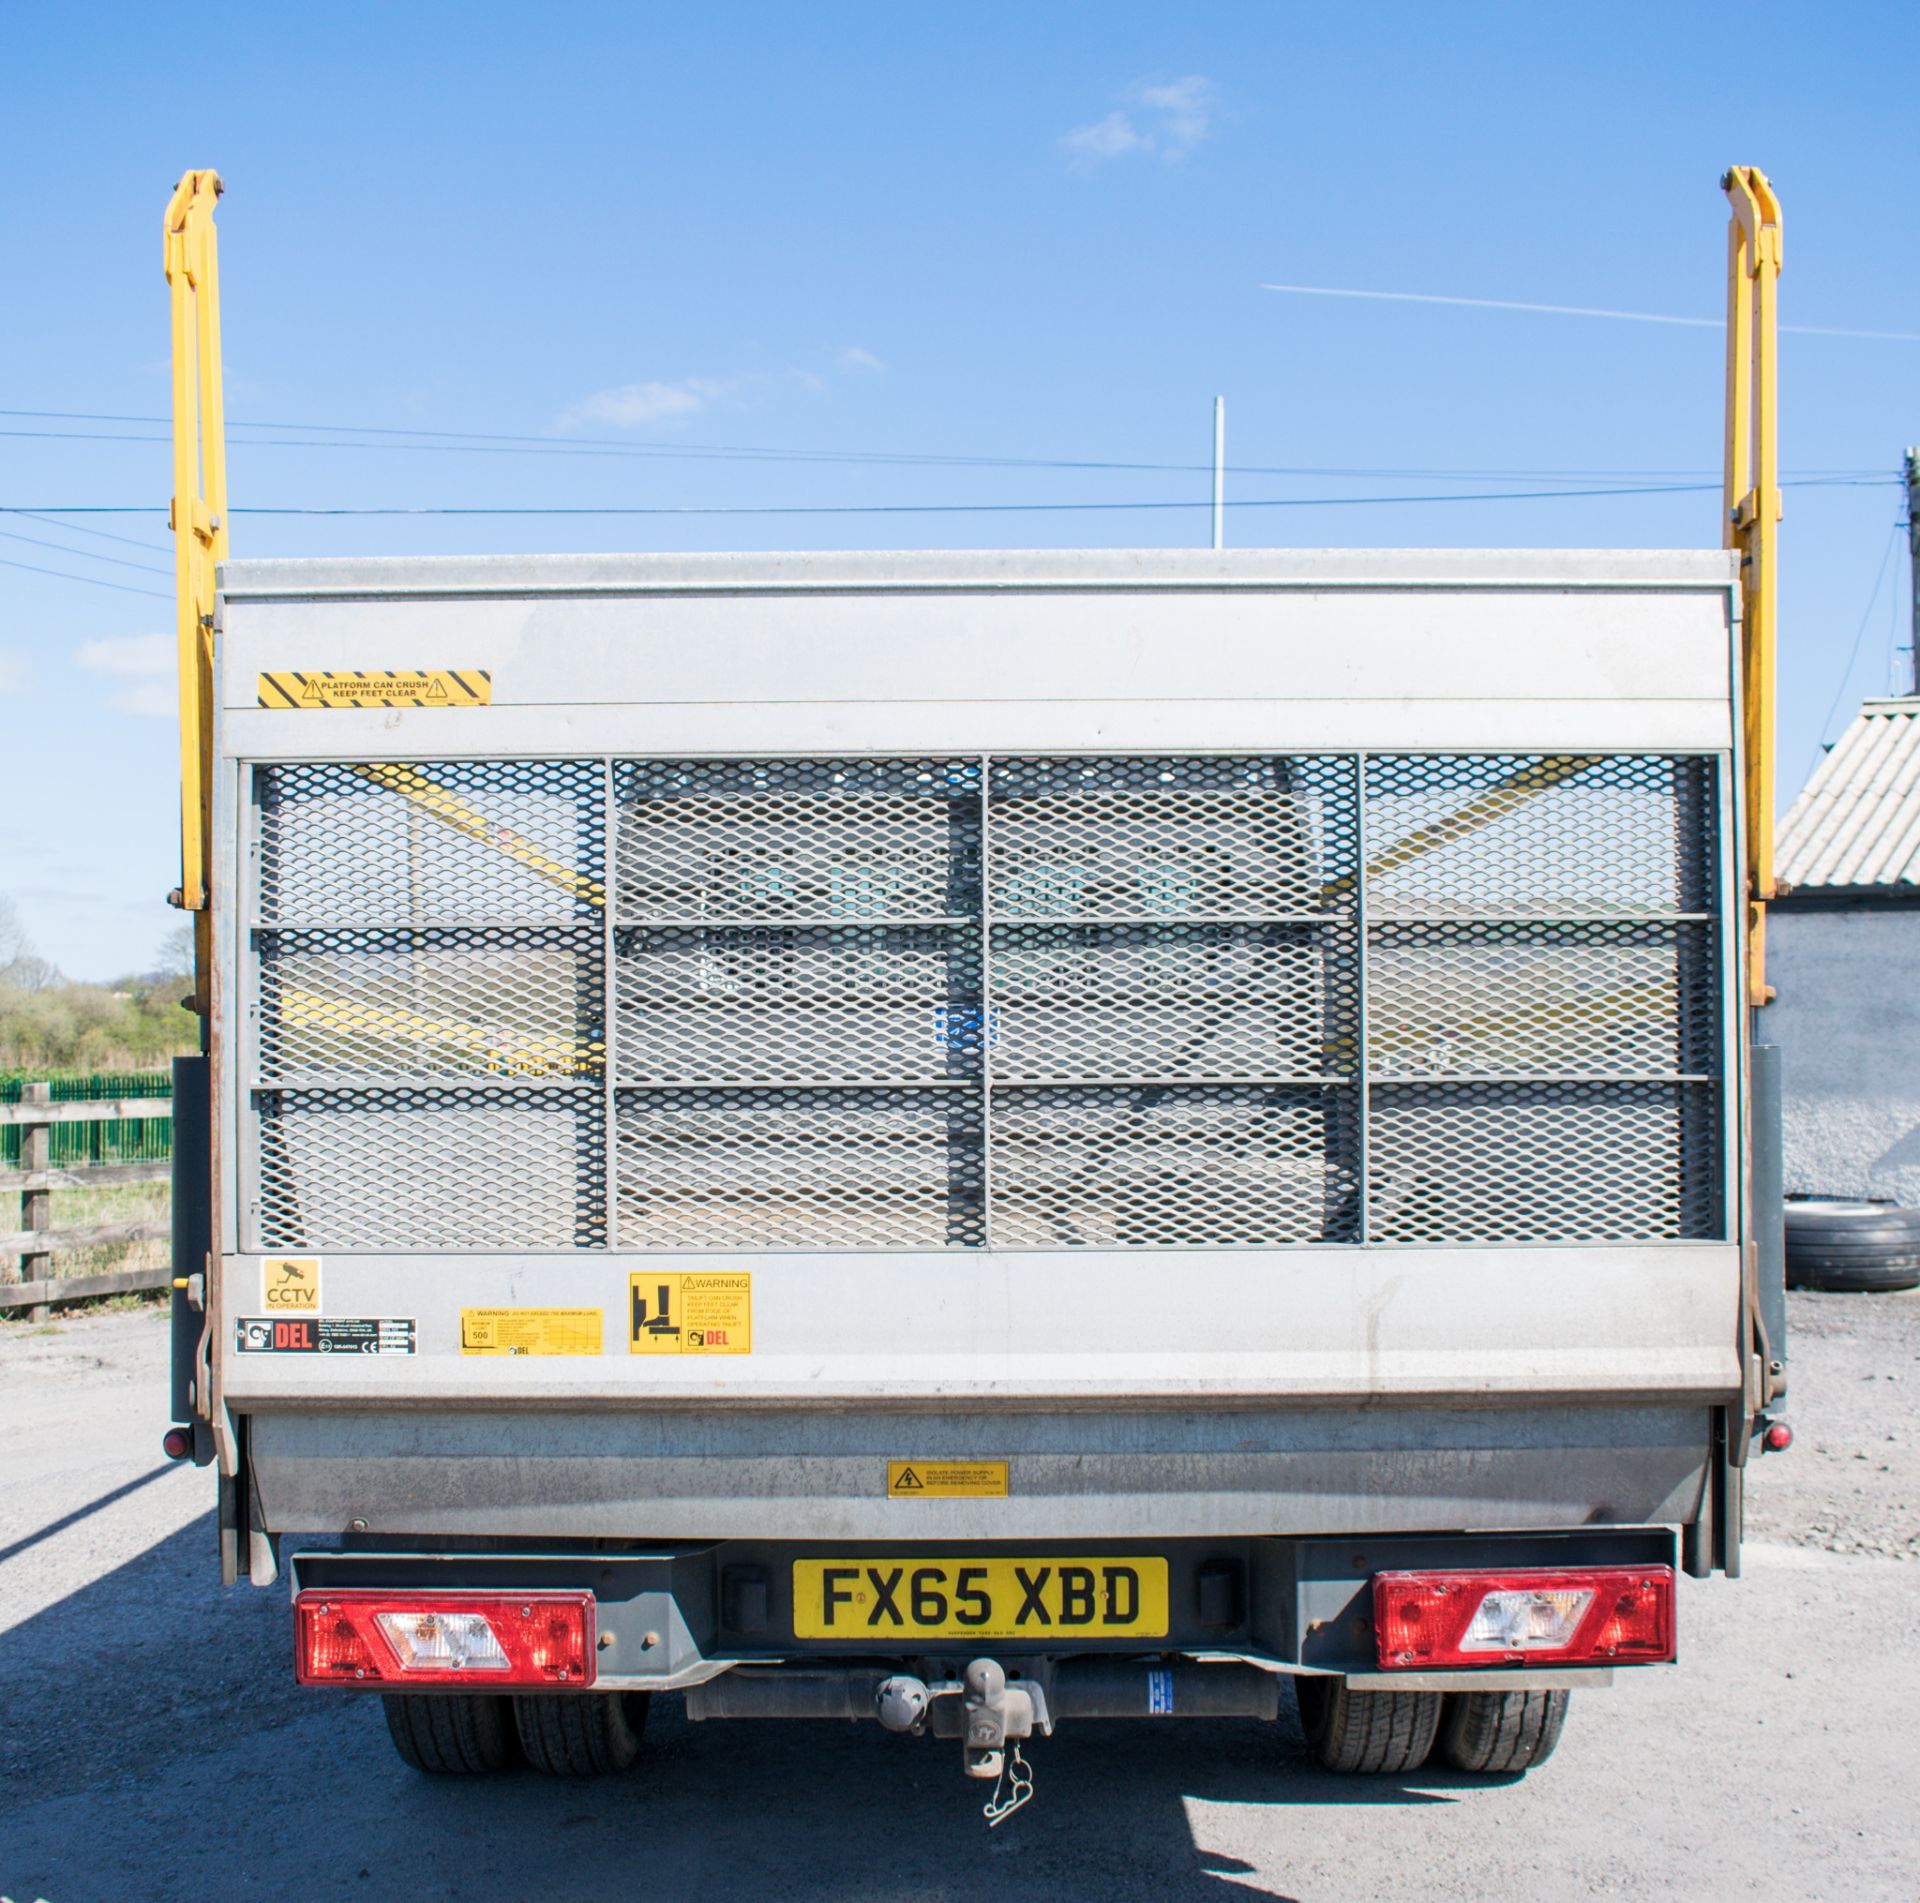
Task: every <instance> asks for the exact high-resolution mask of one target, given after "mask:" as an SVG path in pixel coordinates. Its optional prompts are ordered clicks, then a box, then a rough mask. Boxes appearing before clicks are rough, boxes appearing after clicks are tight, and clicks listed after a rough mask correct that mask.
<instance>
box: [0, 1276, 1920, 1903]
mask: <svg viewBox="0 0 1920 1903" xmlns="http://www.w3.org/2000/svg"><path fill="white" fill-rule="evenodd" d="M1791 1302H1792V1317H1793V1363H1792V1381H1793V1389H1792V1394H1791V1397H1790V1399H1791V1406H1790V1407H1789V1408H1788V1410H1787V1412H1788V1414H1789V1416H1790V1418H1791V1419H1792V1420H1793V1421H1794V1423H1795V1426H1796V1429H1797V1433H1798V1440H1797V1443H1796V1445H1795V1447H1794V1449H1793V1451H1792V1452H1791V1453H1790V1454H1788V1455H1786V1456H1773V1457H1769V1458H1767V1459H1766V1460H1764V1461H1762V1462H1760V1463H1759V1464H1758V1465H1757V1466H1756V1468H1755V1470H1754V1472H1753V1475H1752V1479H1751V1483H1750V1493H1749V1545H1748V1548H1747V1576H1746V1578H1745V1579H1743V1580H1741V1581H1738V1582H1732V1583H1729V1582H1725V1581H1717V1580H1716V1581H1712V1582H1706V1583H1695V1582H1692V1581H1685V1582H1683V1583H1682V1600H1681V1644H1682V1656H1681V1663H1680V1664H1679V1666H1678V1667H1676V1668H1675V1669H1674V1670H1671V1671H1664V1672H1649V1673H1645V1674H1642V1675H1639V1676H1637V1677H1636V1676H1634V1675H1632V1674H1626V1675H1623V1678H1622V1681H1621V1683H1620V1684H1619V1685H1618V1686H1617V1687H1616V1688H1615V1689H1614V1690H1613V1691H1611V1692H1604V1693H1589V1694H1585V1695H1583V1696H1582V1697H1581V1698H1579V1699H1577V1700H1576V1701H1575V1703H1574V1708H1573V1713H1572V1716H1571V1718H1570V1720H1569V1723H1568V1727H1567V1733H1566V1738H1565V1741H1564V1742H1563V1744H1562V1745H1561V1748H1560V1752H1559V1754H1558V1756H1557V1757H1556V1758H1555V1760H1554V1762H1553V1763H1552V1764H1551V1765H1550V1766H1548V1767H1546V1768H1545V1769H1544V1770H1542V1771H1541V1772H1539V1773H1537V1774H1536V1775H1534V1776H1532V1777H1529V1778H1526V1779H1524V1780H1509V1781H1507V1782H1504V1783H1501V1782H1491V1783H1489V1782H1476V1781H1473V1780H1469V1779H1463V1778H1459V1777H1455V1776H1453V1775H1451V1774H1449V1773H1443V1772H1437V1771H1436V1772H1422V1773H1420V1774H1419V1775H1418V1776H1415V1777H1411V1778H1407V1779H1392V1778H1388V1779H1336V1778H1331V1777H1327V1776H1325V1775H1323V1774H1321V1773H1320V1772H1318V1771H1317V1770H1315V1769H1314V1768H1313V1767H1312V1766H1311V1764H1310V1763H1309V1762H1308V1760H1307V1758H1306V1756H1305V1753H1304V1750H1303V1748H1302V1745H1301V1742H1300V1738H1299V1733H1298V1729H1297V1726H1295V1724H1294V1723H1293V1722H1292V1719H1291V1716H1290V1714H1289V1715H1288V1716H1286V1717H1284V1718H1283V1719H1282V1721H1281V1723H1280V1724H1278V1725H1272V1726H1266V1725H1256V1724H1246V1723H1231V1724H1227V1723H1222V1724H1217V1725H1201V1724H1195V1725H1191V1726H1168V1727H1166V1728H1165V1729H1160V1728H1157V1727H1149V1726H1147V1725H1139V1724H1136V1725H1100V1724H1084V1725H1079V1726H1075V1727H1073V1728H1071V1729H1070V1730H1063V1731H1062V1733H1061V1734H1060V1736H1059V1737H1058V1738H1056V1739H1053V1740H1051V1741H1046V1742H1043V1743H1041V1744H1039V1745H1036V1746H1035V1747H1034V1749H1033V1751H1032V1753H1031V1756H1032V1758H1033V1761H1034V1768H1035V1772H1036V1783H1037V1795H1036V1798H1035V1801H1034V1802H1033V1803H1032V1804H1031V1805H1030V1806H1029V1807H1028V1808H1027V1809H1026V1810H1025V1811H1023V1812H1022V1813H1021V1814H1020V1815H1019V1816H1018V1817H1016V1818H1014V1819H1013V1820H1012V1821H1011V1822H1010V1823H1009V1824H1007V1825H1006V1826H1005V1827H1004V1828H1003V1829H1001V1830H999V1831H996V1832H994V1833H992V1834H991V1835H989V1834H988V1833H987V1831H986V1830H985V1829H984V1827H983V1825H982V1823H981V1819H980V1817H979V1814H978V1803H979V1797H980V1793H979V1792H978V1791H977V1790H976V1789H974V1788H972V1787H970V1786H968V1785H967V1784H965V1782H964V1781H963V1780H962V1779H961V1777H960V1776H959V1774H958V1766H957V1763H956V1762H955V1761H954V1760H955V1759H956V1758H957V1753H956V1752H954V1751H953V1750H952V1748H951V1747H950V1746H939V1745H935V1744H934V1743H933V1742H932V1741H919V1742H911V1741H905V1740H899V1739H893V1738H888V1737H885V1736H884V1735H882V1734H881V1733H880V1732H879V1731H878V1729H877V1728H876V1727H873V1726H862V1727H847V1726H825V1725H799V1724H796V1725H784V1726H776V1725H750V1726H731V1727H729V1726H722V1725H702V1726H692V1725H689V1724H687V1723H686V1721H685V1719H684V1717H683V1716H682V1715H681V1713H680V1711H679V1708H678V1701H677V1700H673V1699H662V1700H660V1701H658V1704H657V1706H656V1710H655V1722H654V1726H653V1729H652V1731H651V1732H650V1734H649V1736H650V1751H649V1755H648V1757H647V1759H646V1760H645V1768H644V1769H643V1770H642V1771H641V1772H639V1773H637V1774H636V1775H634V1776H632V1777H630V1778H624V1779H618V1780H612V1781H609V1782H606V1783H600V1784H587V1785H569V1784H564V1783H556V1782H553V1781H549V1780H544V1779H540V1778H536V1777H534V1776H532V1775H531V1774H521V1775H515V1776H512V1777H507V1778H502V1779H496V1780H487V1781H484V1782H481V1783H477V1784H470V1785H462V1784H461V1783H459V1782H458V1781H454V1782H451V1783H449V1782H447V1781H440V1780H434V1781H429V1780H425V1779H421V1778H418V1777H416V1776H414V1775H412V1774H411V1773H409V1772H407V1771H406V1770H405V1769H404V1768H403V1767H402V1766H401V1765H400V1763H399V1762H398V1760H397V1759H396V1758H395V1757H394V1756H393V1754H392V1752H391V1750H390V1748H389V1746H388V1744H387V1741H386V1736H385V1731H384V1727H383V1725H382V1723H381V1719H380V1713H379V1707H378V1705H377V1704H376V1703H375V1702H374V1701H373V1700H371V1699H360V1698H351V1697H342V1696H335V1695H329V1694H325V1693H319V1694H308V1693H303V1692H301V1691H299V1690H298V1689H297V1688H296V1687H295V1686H294V1685H293V1683H292V1674H291V1666H290V1659H289V1633H288V1624H289V1621H288V1618H287V1611H286V1602H285V1598H284V1595H283V1594H281V1593H278V1592H270V1593H256V1592H253V1591H251V1590H249V1589H248V1588H245V1587H241V1588H237V1589H235V1590H233V1591H230V1592H225V1591H222V1589H221V1588H220V1586H219V1584H218V1583H217V1582H218V1571H217V1562H216V1557H215V1548H214V1533H213V1519H212V1512H211V1507H212V1487H211V1482H210V1479H209V1477H208V1476H207V1475H206V1474H204V1473H196V1472H194V1471H192V1470H190V1469H184V1470H183V1469H179V1468H170V1467H165V1466H162V1465H161V1464H160V1463H159V1461H158V1459H157V1447H158V1441H159V1435H160V1431H161V1428H162V1426H163V1424H164V1423H163V1413H164V1408H165V1361H166V1329H165V1326H164V1323H163V1322H162V1321H161V1320H160V1318H159V1317H158V1315H157V1313H155V1312H151V1311H149V1312H137V1313H120V1314H109V1315H97V1316H92V1317H88V1318H85V1319H76V1320H71V1321H59V1322H56V1323H55V1324H54V1326H53V1327H52V1328H51V1329H49V1330H44V1331H36V1330H32V1329H30V1328H27V1327H24V1326H19V1325H12V1326H7V1327H4V1328H0V1445H4V1446H5V1448H6V1453H7V1477H8V1483H7V1487H6V1490H5V1493H4V1496H0V1634H3V1635H4V1638H3V1639H0V1896H4V1897H9V1898H12V1899H14V1903H29V1899H34V1898H44V1899H46V1903H92V1900H93V1899H100V1900H101V1903H148V1900H149V1899H150V1900H151V1903H175V1900H176V1899H193V1900H194V1903H198V1899H201V1898H204V1897H209V1896H215V1895H224V1896H230V1897H235V1898H240V1899H252V1898H267V1897H279V1896H291V1895H298V1896H299V1897H300V1898H301V1899H302V1903H325V1900H327V1899H336V1898H340V1899H348V1898H350V1899H357V1900H359V1903H375V1900H377V1899H388V1898H392V1899H402V1898H404V1899H407V1900H408V1903H415V1900H419V1903H425V1900H426V1899H441V1898H445V1899H459V1900H460V1903H527V1900H528V1899H532V1898H541V1899H562V1898H579V1899H593V1900H594V1903H602V1900H604V1899H611V1898H616V1897H617V1898H622V1899H624V1898H646V1899H652V1898H663V1899H664V1898H682V1897H688V1896H693V1895H696V1894H698V1895H700V1896H701V1897H702V1898H703V1903H706V1900H707V1899H711V1900H712V1903H721V1900H722V1899H733V1898H742V1899H746V1898H752V1899H755V1903H759V1900H760V1899H766V1898H786V1897H793V1898H801V1897H805V1898H828V1897H835V1898H838V1897H856V1898H862V1899H865V1898H875V1899H888V1900H889V1903H891V1900H893V1899H900V1900H901V1903H905V1900H907V1899H912V1900H913V1903H936V1900H941V1903H944V1899H948V1898H960V1897H963V1896H964V1897H973V1896H977V1895H980V1894H981V1893H983V1892H984V1891H986V1890H989V1889H991V1890H992V1891H993V1892H994V1893H995V1894H1004V1895H1008V1896H1013V1897H1034V1898H1040V1897H1045V1898H1048V1899H1078V1898H1088V1899H1101V1900H1102V1903H1105V1899H1110V1898H1112V1899H1120V1898H1142V1899H1145V1898H1152V1899H1155V1900H1156V1903H1158V1899H1163V1898H1174V1899H1180V1898H1195V1899H1198V1898H1203V1897H1219V1896H1221V1895H1223V1885H1231V1886H1237V1887H1239V1888H1241V1889H1244V1890H1247V1891H1250V1892H1252V1893H1253V1894H1255V1895H1260V1896H1271V1897H1278V1898H1297V1899H1301V1900H1302V1903H1306V1900H1308V1899H1311V1900H1312V1903H1332V1900H1333V1899H1340V1898H1358V1897H1367V1898H1372V1897H1379V1898H1408V1899H1414V1898H1420V1899H1426V1898H1462V1899H1474V1900H1475V1903H1479V1900H1480V1899H1484V1898H1488V1897H1492V1896H1501V1897H1509V1896H1511V1897H1526V1898H1548V1899H1552V1898H1559V1897H1588V1896H1629V1897H1634V1896H1637V1897H1646V1898H1650V1899H1651V1898H1658V1899H1667V1898H1672V1897H1701V1898H1721V1897H1726V1898H1735V1897H1766V1898H1768V1899H1770V1900H1771V1899H1775V1898H1780V1897H1792V1898H1796V1899H1798V1898H1811V1899H1821V1898H1826V1899H1835V1900H1836V1903H1837V1900H1839V1899H1845V1903H1872V1900H1873V1899H1879V1898H1889V1899H1893V1898H1898V1899H1901V1900H1902V1903H1910V1899H1912V1898H1913V1896H1914V1895H1915V1894H1916V1889H1917V1888H1920V1885H1917V1883H1916V1878H1915V1874H1914V1873H1915V1870H1916V1868H1920V1814H1917V1812H1916V1807H1915V1806H1914V1805H1913V1804H1912V1802H1911V1801H1910V1799H1909V1796H1908V1792H1909V1790H1910V1785H1911V1770H1910V1758H1911V1749H1910V1746H1911V1743H1912V1740H1913V1739H1914V1737H1915V1729H1914V1717H1913V1714H1914V1711H1915V1710H1916V1708H1920V1647H1916V1646H1915V1645H1914V1642H1913V1629H1914V1625H1915V1621H1916V1613H1920V1593H1917V1592H1916V1587H1920V1573H1916V1572H1915V1571H1914V1570H1912V1568H1911V1567H1910V1565H1909V1564H1907V1563H1906V1562H1909V1561H1911V1560H1913V1559H1915V1558H1916V1557H1920V1544H1917V1529H1920V1516H1917V1515H1916V1508H1915V1504H1914V1503H1915V1501H1916V1499H1920V1484H1917V1483H1920V1431H1917V1430H1920V1419H1917V1415H1920V1294H1914V1295H1903V1296H1880V1297H1871V1296H1818V1295H1796V1296H1794V1297H1792V1298H1791Z"/></svg>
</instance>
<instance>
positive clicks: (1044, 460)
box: [0, 320, 1877, 482]
mask: <svg viewBox="0 0 1920 1903" xmlns="http://www.w3.org/2000/svg"><path fill="white" fill-rule="evenodd" d="M1703 321H1704V320H1703ZM0 416H4V417H15V418H20V419H25V420H29V421H42V422H87V423H150V424H157V425H161V426H164V425H165V424H166V422H167V419H166V418H165V417H164V416H142V415H134V414H123V413H117V412H110V411H91V410H8V409H0ZM227 428H228V431H229V433H230V436H231V446H233V447H236V448H238V447H247V448H253V449H359V450H371V449H395V450H401V451H407V450H413V451H420V452H425V453H432V454H439V455H463V454H472V455H523V454H524V455H538V456H585V457H589V458H598V459H602V460H604V459H608V458H619V457H636V458H640V459H642V460H651V461H695V462H702V461H722V462H724V461H743V462H776V463H836V464H850V465H864V464H873V465H878V466H889V467H924V468H943V469H1065V470H1087V471H1113V472H1117V473H1132V474H1136V475H1155V474H1165V475H1196V474H1199V475H1204V474H1210V473H1211V471H1212V468H1213V465H1212V464H1211V463H1169V462H1117V461H1112V460H1101V459H1098V458H1093V457H1066V456H962V455H944V454H931V453H927V452H922V451H894V450H866V449H848V450H797V449H774V448H768V447H764V446H757V445H753V444H722V443H689V442H681V441H677V440H674V441H663V440H660V439H652V440H648V441H643V442H635V441H633V440H632V439H628V438H617V437H603V436H594V437H569V438H566V439H558V438H555V437H552V436H533V435H524V434H513V433H511V432H506V431H480V430H430V429H399V428H394V427H390V426H386V425H376V424H365V425H362V424H350V423H287V422H265V421H261V422H253V423H245V422H237V421H234V420H233V419H229V420H228V424H227ZM246 430H299V431H303V432H306V433H307V436H305V437H302V438H300V439H298V440H296V439H292V438H274V437H260V436H241V435H233V434H232V433H233V432H236V431H246ZM0 437H8V438H14V439H17V440H31V441H59V442H93V443H165V442H169V441H171V438H170V437H169V436H165V435H153V436H146V435H128V434H125V433H122V432H112V431H103V430H41V429H0ZM309 437H310V438H313V439H315V440H308V438H309ZM356 437H378V438H381V439H383V440H381V441H379V442H357V441H352V440H348V439H351V438H356ZM322 438H324V439H326V440H318V439H322ZM405 439H419V440H405ZM1227 473H1228V474H1230V475H1236V476H1311V477H1323V476H1337V477H1342V478H1347V479H1355V480H1379V481H1395V482H1406V481H1421V482H1573V481H1597V482H1617V481H1629V480H1642V479H1645V480H1656V479H1658V480H1664V479H1668V478H1676V477H1681V476H1694V475H1699V476H1708V475H1712V474H1713V473H1714V472H1713V471H1711V470H1707V469H1699V470H1694V469H1679V470H1676V469H1661V470H1647V469H1631V470H1623V469H1424V468H1407V467H1378V468H1376V467H1355V466H1352V465H1331V464H1279V463H1236V464H1232V465H1230V466H1229V468H1228V471H1227ZM1806 473H1808V474H1818V475H1862V476H1866V475H1872V474H1875V473H1877V472H1874V471H1870V470H1818V471H1808V472H1806Z"/></svg>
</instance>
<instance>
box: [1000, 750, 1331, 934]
mask: <svg viewBox="0 0 1920 1903" xmlns="http://www.w3.org/2000/svg"><path fill="white" fill-rule="evenodd" d="M988 810H989V815H990V819H989V835H990V837H989V845H990V850H991V855H992V887H993V890H992V895H991V903H992V910H993V912H994V915H995V916H996V917H1000V918H1021V917H1027V918H1036V917H1039V918H1047V917H1052V918H1076V919H1078V918H1116V919H1127V918H1191V917H1206V916H1209V915H1215V916H1218V915H1226V916H1239V915H1256V916H1258V915H1266V916H1271V915H1273V914H1276V913H1278V914H1286V913H1299V912H1321V911H1324V910H1326V909H1328V908H1329V907H1330V906H1333V905H1336V904H1338V903H1339V902H1340V901H1341V900H1342V899H1343V898H1347V899H1350V898H1351V896H1352V880H1353V871H1354V845H1355V837H1356V832H1355V825H1356V815H1355V763H1354V762H1353V761H1352V760H1350V759H1337V758H1335V759H1288V758H1278V757H1275V756H1271V755H1263V756H1259V757H1251V758H1248V757H1236V756H1215V755H1202V756H1186V757H1165V756H1147V757H1140V756H1120V757H1115V758H1111V759H1083V758H1071V757H1070V758H1065V759H1049V760H1037V759H997V760H995V761H994V762H993V763H992V768H991V793H990V799H989V808H988Z"/></svg>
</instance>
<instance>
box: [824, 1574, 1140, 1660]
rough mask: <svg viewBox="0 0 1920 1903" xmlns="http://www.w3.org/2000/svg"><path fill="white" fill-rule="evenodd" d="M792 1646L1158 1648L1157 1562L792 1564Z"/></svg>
mask: <svg viewBox="0 0 1920 1903" xmlns="http://www.w3.org/2000/svg"><path fill="white" fill-rule="evenodd" d="M793 1632H794V1637H795V1638H799V1639H861V1640H869V1639H886V1638H900V1639H1051V1638H1062V1639H1075V1638H1102V1639H1112V1638H1132V1639H1164V1638H1165V1637H1166V1636H1167V1562H1166V1561H1165V1560H1164V1559H1108V1558H1105V1557H1100V1558H1088V1559H1044V1558H1043V1559H927V1558H915V1559H797V1560H795V1561H794V1562H793Z"/></svg>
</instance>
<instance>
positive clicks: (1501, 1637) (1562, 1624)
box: [1460, 1588, 1593, 1652]
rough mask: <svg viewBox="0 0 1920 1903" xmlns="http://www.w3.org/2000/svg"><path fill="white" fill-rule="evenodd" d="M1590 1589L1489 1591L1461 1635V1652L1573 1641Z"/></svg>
mask: <svg viewBox="0 0 1920 1903" xmlns="http://www.w3.org/2000/svg"><path fill="white" fill-rule="evenodd" d="M1592 1604H1593V1594H1592V1593H1591V1592H1589V1591H1584V1590H1579V1589H1574V1588H1561V1589H1558V1590H1548V1591H1534V1592H1490V1593H1488V1594H1487V1595H1486V1597H1485V1598H1484V1599H1482V1600H1481V1601H1480V1604H1479V1606H1478V1608H1477V1609H1476V1610H1475V1612H1474V1615H1473V1619H1472V1621H1471V1623H1470V1624H1469V1625H1468V1627H1467V1629H1466V1631H1465V1632H1464V1633H1463V1634H1462V1635H1461V1638H1460V1650H1461V1651H1463V1652H1541V1651H1548V1652H1557V1651H1560V1650H1561V1649H1563V1648H1564V1647H1566V1646H1569V1645H1571V1644H1572V1643H1573V1635H1574V1634H1575V1633H1576V1632H1578V1631H1579V1629H1580V1621H1581V1620H1582V1619H1584V1618H1585V1617H1586V1614H1587V1608H1588V1607H1589V1606H1590V1605H1592Z"/></svg>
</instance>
